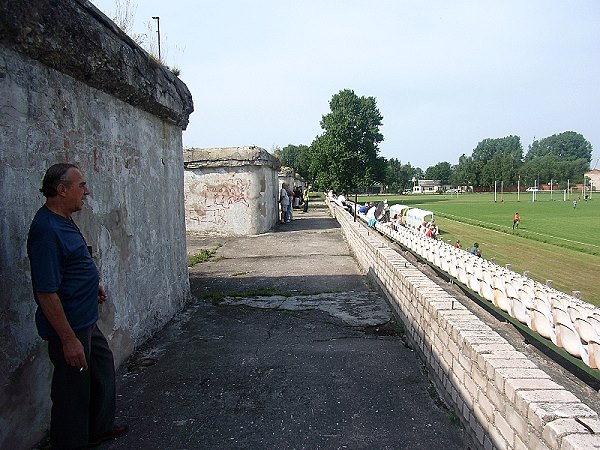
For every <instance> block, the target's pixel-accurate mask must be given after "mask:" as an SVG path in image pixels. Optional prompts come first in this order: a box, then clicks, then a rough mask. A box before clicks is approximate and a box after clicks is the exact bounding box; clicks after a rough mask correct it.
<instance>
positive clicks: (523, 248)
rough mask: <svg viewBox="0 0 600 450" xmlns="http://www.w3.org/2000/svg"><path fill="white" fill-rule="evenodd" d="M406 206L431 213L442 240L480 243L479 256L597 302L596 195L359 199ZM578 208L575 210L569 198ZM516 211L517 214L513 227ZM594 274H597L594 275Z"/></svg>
mask: <svg viewBox="0 0 600 450" xmlns="http://www.w3.org/2000/svg"><path fill="white" fill-rule="evenodd" d="M384 198H387V200H388V203H389V204H390V205H392V204H397V203H400V204H404V205H409V206H414V207H417V208H422V209H427V210H430V211H433V213H434V217H435V218H436V222H437V223H438V226H439V228H440V231H441V238H442V239H444V240H451V241H452V243H454V242H456V240H457V239H460V241H461V244H462V246H463V248H470V247H471V246H472V245H473V243H474V242H478V243H479V244H480V248H481V251H482V254H483V257H484V258H486V259H491V258H495V259H496V263H498V264H500V265H506V264H511V266H512V269H513V270H514V271H515V272H519V273H523V272H524V271H529V272H530V273H531V277H532V278H533V279H535V280H537V281H540V282H543V283H545V282H546V280H552V281H553V286H554V287H555V288H556V289H558V290H560V291H563V292H567V293H569V294H570V293H572V291H580V292H581V295H582V298H583V300H585V301H587V302H589V303H593V304H595V305H597V306H600V193H598V194H596V193H594V194H593V195H592V198H591V199H590V200H589V201H583V200H580V199H579V196H578V195H571V197H570V199H569V198H568V199H567V201H563V198H564V197H563V193H562V191H561V192H553V195H552V199H551V198H550V193H549V192H542V193H538V194H537V201H535V202H533V201H532V194H531V193H529V192H527V193H521V194H520V195H519V196H517V194H516V193H511V194H503V195H501V194H500V193H498V194H497V196H496V201H494V194H493V193H492V194H487V193H485V194H459V195H458V196H457V195H456V194H454V195H438V194H432V195H403V196H384V195H379V196H372V197H366V196H360V197H359V201H361V202H364V201H367V200H371V201H376V202H377V201H381V200H383V199H384ZM574 199H575V200H577V207H576V208H573V203H572V201H573V200H574ZM515 212H518V213H519V214H520V216H521V224H520V226H519V229H518V230H515V231H513V229H512V223H513V216H514V214H515ZM596 277H598V278H596Z"/></svg>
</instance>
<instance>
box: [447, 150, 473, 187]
mask: <svg viewBox="0 0 600 450" xmlns="http://www.w3.org/2000/svg"><path fill="white" fill-rule="evenodd" d="M449 181H450V184H451V185H453V186H478V185H479V168H478V166H477V164H475V162H474V161H473V157H472V156H467V155H465V154H463V155H461V157H460V158H458V164H457V165H456V166H454V170H453V172H452V174H451V175H450V180H449Z"/></svg>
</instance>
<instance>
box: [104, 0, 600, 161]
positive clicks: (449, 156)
mask: <svg viewBox="0 0 600 450" xmlns="http://www.w3.org/2000/svg"><path fill="white" fill-rule="evenodd" d="M124 1H125V0H121V3H123V2H124ZM130 2H131V5H132V10H133V11H134V17H135V22H134V25H133V33H145V32H147V30H148V28H147V27H148V24H149V23H150V24H151V26H153V27H154V28H153V31H151V32H148V33H149V38H150V39H156V33H155V31H156V21H155V20H152V16H160V29H161V38H162V39H161V43H162V45H161V51H162V54H163V59H164V60H165V63H166V64H167V65H169V66H171V67H173V66H175V67H178V68H179V69H180V70H181V75H180V78H181V79H182V80H183V81H184V82H185V83H186V85H187V86H188V88H189V89H190V91H191V92H192V96H193V99H194V107H195V112H194V113H193V114H192V115H191V116H190V124H189V126H188V128H187V130H186V131H185V132H184V134H183V139H184V146H185V147H227V146H244V145H258V146H260V147H264V148H265V149H267V150H268V151H272V150H273V149H274V147H275V146H279V147H285V146H286V145H288V144H306V145H310V143H311V142H312V141H313V139H314V138H315V137H316V136H317V135H318V134H321V133H322V130H321V127H320V120H321V117H322V116H323V115H324V114H326V113H327V112H328V111H329V101H330V100H331V97H332V96H333V95H334V94H335V93H337V92H339V91H340V90H342V89H352V90H353V91H354V92H355V93H356V94H357V95H359V96H373V97H375V98H376V100H377V105H378V107H379V110H380V112H381V114H382V115H383V126H382V128H381V131H382V132H383V135H384V138H385V140H384V141H383V142H382V143H381V144H380V150H381V154H382V155H383V156H386V157H388V158H392V157H393V158H398V159H400V160H401V161H402V163H411V164H412V165H413V166H417V167H420V168H422V169H427V167H429V166H431V165H434V164H436V163H438V162H441V161H448V162H449V163H451V164H457V163H458V158H459V157H460V155H462V154H466V155H470V154H471V152H472V151H473V149H474V148H475V147H476V146H477V144H478V142H479V141H481V140H483V139H485V138H498V137H504V136H508V135H517V136H520V137H521V143H522V145H523V148H524V152H526V151H527V148H528V146H529V145H530V144H531V142H532V141H533V139H534V138H536V139H540V138H543V137H547V136H550V135H552V134H556V133H561V132H563V131H576V132H579V133H581V134H583V135H584V136H585V137H586V138H587V139H588V140H589V141H590V142H591V143H592V146H593V147H594V151H593V155H592V156H593V161H592V166H594V164H595V161H596V158H598V157H600V1H598V0H573V1H564V0H496V1H486V0H470V1H466V0H463V1H460V0H452V1H450V0H429V1H427V0H423V1H417V0H412V1H407V0H373V1H369V2H367V1H365V0H302V1H300V0H296V1H292V0H252V1H250V0H220V1H197V0H195V1H193V0H172V1H169V2H166V1H164V0H140V1H136V0H130ZM93 3H94V4H95V5H96V6H97V7H98V8H99V9H100V10H102V11H103V12H104V13H105V14H106V15H108V16H109V17H111V18H112V17H114V12H115V9H116V8H115V5H116V1H115V0H93ZM598 168H600V164H598Z"/></svg>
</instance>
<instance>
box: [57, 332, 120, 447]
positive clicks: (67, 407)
mask: <svg viewBox="0 0 600 450" xmlns="http://www.w3.org/2000/svg"><path fill="white" fill-rule="evenodd" d="M75 334H76V335H77V338H78V339H79V340H80V341H81V343H82V344H83V348H84V352H85V358H86V361H87V363H88V370H83V371H80V370H79V368H75V367H72V366H69V365H67V362H66V361H65V357H64V355H63V346H62V342H61V341H60V339H59V338H58V337H53V338H50V339H49V340H48V354H49V356H50V360H51V361H52V364H53V365H54V374H53V376H52V390H51V395H50V396H51V398H52V417H51V421H50V438H51V441H52V447H53V448H60V449H63V448H64V449H68V448H77V447H85V446H87V445H88V442H89V441H90V440H92V439H94V438H96V437H98V436H100V435H102V434H104V433H106V432H108V431H110V430H111V429H112V427H113V425H114V419H115V405H116V390H115V366H114V360H113V354H112V352H111V350H110V347H109V346H108V342H107V341H106V338H105V337H104V335H103V334H102V332H101V331H100V329H99V328H98V326H97V325H96V324H94V325H92V326H90V327H88V328H84V329H82V330H78V331H76V332H75Z"/></svg>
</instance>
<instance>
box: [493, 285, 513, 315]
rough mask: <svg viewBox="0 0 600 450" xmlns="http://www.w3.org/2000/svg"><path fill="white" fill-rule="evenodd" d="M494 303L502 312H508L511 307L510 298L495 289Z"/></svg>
mask: <svg viewBox="0 0 600 450" xmlns="http://www.w3.org/2000/svg"><path fill="white" fill-rule="evenodd" d="M492 303H493V304H494V306H495V307H496V308H500V309H501V310H502V311H507V312H508V310H509V307H510V303H509V297H508V296H507V295H506V294H505V293H504V291H501V290H500V289H494V298H493V300H492Z"/></svg>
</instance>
